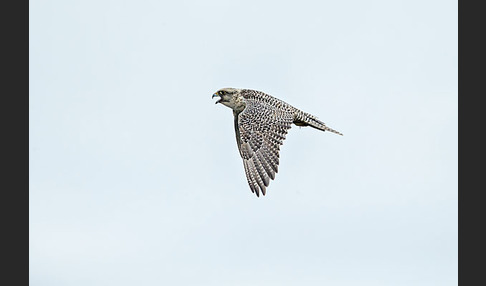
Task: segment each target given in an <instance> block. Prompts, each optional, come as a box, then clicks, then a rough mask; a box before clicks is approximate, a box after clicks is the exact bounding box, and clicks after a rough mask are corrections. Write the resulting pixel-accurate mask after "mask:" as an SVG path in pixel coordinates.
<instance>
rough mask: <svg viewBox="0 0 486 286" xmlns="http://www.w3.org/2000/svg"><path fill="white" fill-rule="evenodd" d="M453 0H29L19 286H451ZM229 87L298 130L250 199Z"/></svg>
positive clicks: (454, 217) (453, 227)
mask: <svg viewBox="0 0 486 286" xmlns="http://www.w3.org/2000/svg"><path fill="white" fill-rule="evenodd" d="M457 35H458V32H457V1H438V0H437V1H432V0H426V1H423V0H421V1H415V0H414V1H385V0H382V1H356V0H355V1H353V0H344V1H305V0H303V1H263V0H259V1H250V0H245V1H189V0H188V1H155V0H154V1H141V0H138V1H114V0H113V1H108V0H96V1H86V0H85V1H65V0H63V1H61V0H58V1H56V0H51V1H45V0H43V1H40V0H37V1H36V0H33V1H30V37H29V38H30V43H29V45H30V59H29V60H30V180H29V181H30V213H29V218H30V228H29V229H30V257H29V258H30V261H29V264H30V267H29V270H30V284H31V285H33V286H34V285H35V286H37V285H49V286H56V285H62V286H64V285H83V286H84V285H373V286H376V285H457V156H458V153H457V140H458V136H457V133H458V132H457V131H458V127H457V121H458V119H457V105H458V104H457ZM222 87H237V88H250V89H256V90H261V91H264V92H267V93H269V94H271V95H273V96H275V97H277V98H280V99H282V100H284V101H286V102H288V103H290V104H292V105H294V106H295V107H297V108H300V109H302V110H304V111H306V112H309V113H311V114H314V115H316V116H318V117H319V119H321V120H322V121H324V122H325V123H326V124H327V125H328V126H330V127H331V128H334V129H336V130H338V131H340V132H342V133H344V136H338V135H336V134H332V133H329V132H325V133H323V132H320V131H318V130H315V129H312V128H299V127H293V128H292V129H291V130H290V132H289V134H288V136H287V139H286V141H285V143H284V145H283V146H282V148H281V153H280V157H281V160H280V168H279V173H278V174H277V176H276V179H275V181H272V182H271V183H270V187H269V188H268V189H267V195H266V196H265V197H260V198H257V197H256V196H255V195H254V194H252V193H251V191H250V189H249V187H248V185H247V182H246V178H245V174H244V169H243V164H242V161H241V158H240V157H239V154H238V151H237V146H236V140H235V135H234V129H233V115H232V112H231V110H230V109H228V108H226V107H224V106H222V105H215V104H214V100H212V99H211V95H212V94H213V93H214V92H215V91H216V90H218V89H220V88H222Z"/></svg>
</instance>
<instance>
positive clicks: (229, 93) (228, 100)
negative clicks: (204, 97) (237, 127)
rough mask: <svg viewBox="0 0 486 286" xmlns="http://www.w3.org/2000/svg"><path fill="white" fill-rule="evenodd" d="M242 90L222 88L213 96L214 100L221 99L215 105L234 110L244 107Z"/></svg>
mask: <svg viewBox="0 0 486 286" xmlns="http://www.w3.org/2000/svg"><path fill="white" fill-rule="evenodd" d="M240 92H241V89H237V88H231V87H227V88H222V89H220V90H218V91H217V92H215V93H214V94H213V98H215V97H219V99H218V100H217V101H216V102H215V103H221V104H223V105H225V106H227V107H229V108H232V109H234V110H236V109H239V108H241V107H242V106H243V108H244V102H243V101H242V97H241V96H240Z"/></svg>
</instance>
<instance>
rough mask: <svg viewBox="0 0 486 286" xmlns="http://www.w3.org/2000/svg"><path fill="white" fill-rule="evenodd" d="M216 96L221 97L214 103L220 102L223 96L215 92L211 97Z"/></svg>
mask: <svg viewBox="0 0 486 286" xmlns="http://www.w3.org/2000/svg"><path fill="white" fill-rule="evenodd" d="M215 97H219V99H218V100H216V102H215V103H214V104H218V103H219V102H221V99H222V98H221V96H219V95H218V94H216V93H215V94H213V96H212V97H211V98H215Z"/></svg>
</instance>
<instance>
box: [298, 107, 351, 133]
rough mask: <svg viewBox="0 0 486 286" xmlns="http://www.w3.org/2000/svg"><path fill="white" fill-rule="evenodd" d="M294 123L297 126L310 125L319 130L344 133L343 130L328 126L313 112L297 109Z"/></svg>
mask: <svg viewBox="0 0 486 286" xmlns="http://www.w3.org/2000/svg"><path fill="white" fill-rule="evenodd" d="M294 124H295V125H297V126H310V127H313V128H315V129H318V130H322V131H329V132H333V133H336V134H339V135H343V134H342V133H341V132H339V131H336V130H334V129H332V128H329V127H327V126H326V124H325V123H324V122H322V121H320V120H319V119H317V117H315V116H314V115H312V114H309V113H306V112H303V111H301V110H297V111H296V112H295V115H294Z"/></svg>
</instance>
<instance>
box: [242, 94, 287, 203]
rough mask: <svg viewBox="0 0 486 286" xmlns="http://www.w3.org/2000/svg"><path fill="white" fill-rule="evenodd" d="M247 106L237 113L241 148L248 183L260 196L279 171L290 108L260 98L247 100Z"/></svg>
mask: <svg viewBox="0 0 486 286" xmlns="http://www.w3.org/2000/svg"><path fill="white" fill-rule="evenodd" d="M245 103H246V107H245V109H244V110H243V111H242V112H240V113H238V114H236V113H235V131H236V136H237V138H236V139H237V140H236V141H237V143H238V149H239V151H240V155H241V158H242V159H243V166H244V167H245V174H246V177H247V181H248V184H249V186H250V189H251V191H252V192H254V193H255V194H256V195H257V196H259V193H260V192H261V193H262V194H263V195H265V193H266V187H268V185H269V184H270V180H274V179H275V174H276V173H277V172H278V164H279V151H280V146H281V145H282V144H283V141H284V140H285V137H286V135H287V132H288V130H289V129H290V127H291V124H292V122H293V114H292V112H291V110H290V109H288V110H287V109H282V108H281V106H280V107H279V106H273V105H272V104H270V103H268V102H265V101H262V100H258V99H255V98H253V99H246V101H245Z"/></svg>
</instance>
